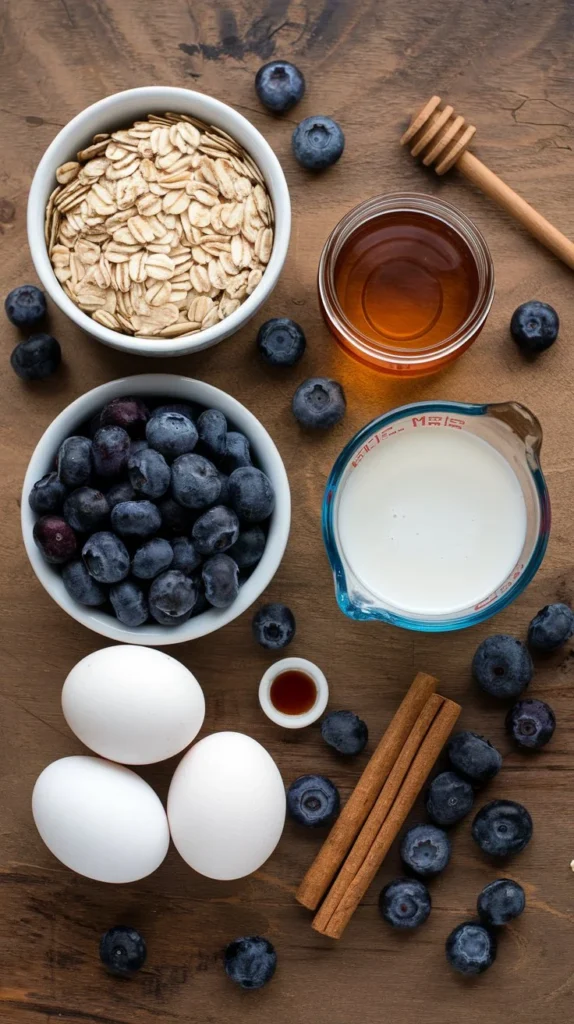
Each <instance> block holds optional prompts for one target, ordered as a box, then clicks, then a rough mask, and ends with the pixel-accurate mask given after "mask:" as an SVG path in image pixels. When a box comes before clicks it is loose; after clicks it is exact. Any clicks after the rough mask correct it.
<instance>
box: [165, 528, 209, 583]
mask: <svg viewBox="0 0 574 1024" xmlns="http://www.w3.org/2000/svg"><path fill="white" fill-rule="evenodd" d="M171 548H172V551H173V561H172V563H171V567H172V569H179V571H180V572H183V573H185V575H186V576H189V575H190V573H192V572H193V571H194V569H198V568H199V566H200V565H201V563H202V561H203V559H202V556H201V555H200V553H199V551H198V550H197V548H196V547H195V544H193V543H192V541H190V540H188V538H187V537H175V538H174V539H173V540H172V542H171Z"/></svg>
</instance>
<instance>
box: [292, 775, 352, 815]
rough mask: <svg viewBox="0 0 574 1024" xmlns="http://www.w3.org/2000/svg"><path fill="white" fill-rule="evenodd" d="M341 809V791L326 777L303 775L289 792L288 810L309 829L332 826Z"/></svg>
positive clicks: (293, 783) (296, 780)
mask: <svg viewBox="0 0 574 1024" xmlns="http://www.w3.org/2000/svg"><path fill="white" fill-rule="evenodd" d="M340 809H341V798H340V796H339V790H338V789H337V787H336V786H334V785H333V783H332V782H331V780H330V779H326V778H325V776H324V775H302V776H301V777H300V778H299V779H295V782H292V783H291V785H290V786H289V789H288V790H287V810H288V812H289V814H290V815H291V817H292V818H293V819H294V820H295V821H297V822H298V823H299V824H300V825H305V826H306V827H307V828H320V827H321V825H330V824H331V823H332V822H333V821H334V820H335V818H336V817H337V815H338V813H339V811H340Z"/></svg>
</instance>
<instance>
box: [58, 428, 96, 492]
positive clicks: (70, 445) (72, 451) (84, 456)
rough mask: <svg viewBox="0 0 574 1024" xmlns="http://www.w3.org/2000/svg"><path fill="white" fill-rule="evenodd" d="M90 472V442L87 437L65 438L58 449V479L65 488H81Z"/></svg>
mask: <svg viewBox="0 0 574 1024" xmlns="http://www.w3.org/2000/svg"><path fill="white" fill-rule="evenodd" d="M91 472H92V442H91V441H90V440H89V439H88V438H87V437H67V438H66V440H65V441H63V442H62V444H61V445H60V448H59V449H58V479H59V480H61V481H62V483H63V484H65V485H66V487H81V485H82V484H85V483H86V482H87V481H88V480H89V478H90V474H91Z"/></svg>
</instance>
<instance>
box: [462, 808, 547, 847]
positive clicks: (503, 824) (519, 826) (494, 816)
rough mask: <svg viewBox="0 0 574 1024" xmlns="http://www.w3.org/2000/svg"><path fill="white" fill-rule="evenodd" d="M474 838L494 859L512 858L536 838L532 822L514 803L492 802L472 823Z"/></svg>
mask: <svg viewBox="0 0 574 1024" xmlns="http://www.w3.org/2000/svg"><path fill="white" fill-rule="evenodd" d="M472 838H473V839H474V840H475V842H477V843H478V845H479V846H480V849H481V850H482V851H483V853H487V854H488V855H489V856H490V857H508V856H510V855H511V854H514V853H520V851H521V850H523V849H524V847H525V846H526V845H527V844H528V843H529V842H530V840H531V838H532V818H531V817H530V815H529V813H528V811H527V810H526V807H523V806H522V804H517V803H516V802H515V801H514V800H492V801H491V803H489V804H485V805H484V807H481V809H480V811H479V812H478V814H477V815H476V817H475V819H474V821H473V823H472Z"/></svg>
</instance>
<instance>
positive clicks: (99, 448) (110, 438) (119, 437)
mask: <svg viewBox="0 0 574 1024" xmlns="http://www.w3.org/2000/svg"><path fill="white" fill-rule="evenodd" d="M129 454H130V435H129V434H128V432H127V430H124V428H123V427H100V429H99V430H98V431H97V432H96V435H95V437H94V440H93V442H92V458H93V461H94V469H95V471H96V473H97V474H98V476H103V477H109V476H119V475H120V474H121V473H124V472H125V470H126V468H127V464H128V458H129Z"/></svg>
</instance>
